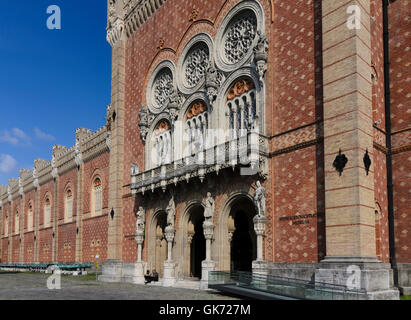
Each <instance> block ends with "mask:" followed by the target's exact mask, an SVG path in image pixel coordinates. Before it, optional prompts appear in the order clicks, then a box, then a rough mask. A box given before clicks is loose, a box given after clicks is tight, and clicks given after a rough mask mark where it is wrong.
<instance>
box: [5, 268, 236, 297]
mask: <svg viewBox="0 0 411 320" xmlns="http://www.w3.org/2000/svg"><path fill="white" fill-rule="evenodd" d="M49 276H50V275H48V274H42V273H2V272H0V300H222V299H224V300H225V299H231V300H232V299H234V298H232V297H227V296H223V295H220V294H219V293H217V292H210V291H198V290H189V289H179V288H164V287H161V286H150V285H147V286H145V285H133V284H128V283H103V282H99V281H96V280H95V276H94V275H88V276H83V277H73V276H62V277H61V289H60V290H50V289H48V288H47V279H48V277H49Z"/></svg>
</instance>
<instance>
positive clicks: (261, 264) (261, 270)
mask: <svg viewBox="0 0 411 320" xmlns="http://www.w3.org/2000/svg"><path fill="white" fill-rule="evenodd" d="M252 270H253V274H263V275H267V274H268V273H269V272H268V263H267V262H265V261H258V260H255V261H253V262H252Z"/></svg>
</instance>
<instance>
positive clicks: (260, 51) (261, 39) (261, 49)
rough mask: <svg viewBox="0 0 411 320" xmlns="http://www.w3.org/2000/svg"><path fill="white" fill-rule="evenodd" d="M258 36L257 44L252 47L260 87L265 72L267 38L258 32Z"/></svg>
mask: <svg viewBox="0 0 411 320" xmlns="http://www.w3.org/2000/svg"><path fill="white" fill-rule="evenodd" d="M257 34H258V42H257V45H256V46H255V47H254V62H255V65H256V71H257V73H258V76H259V80H260V85H261V86H263V84H264V76H265V73H266V71H267V61H268V48H269V47H268V40H267V37H266V36H265V35H264V34H262V33H261V32H260V31H258V32H257Z"/></svg>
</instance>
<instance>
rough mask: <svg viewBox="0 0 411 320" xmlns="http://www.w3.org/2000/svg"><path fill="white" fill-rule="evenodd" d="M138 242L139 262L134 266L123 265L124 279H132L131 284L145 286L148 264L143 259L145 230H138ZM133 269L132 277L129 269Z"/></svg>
mask: <svg viewBox="0 0 411 320" xmlns="http://www.w3.org/2000/svg"><path fill="white" fill-rule="evenodd" d="M136 242H137V262H136V263H134V264H124V265H123V277H125V279H124V280H126V281H127V279H126V278H127V277H130V278H131V279H130V282H132V283H138V284H143V283H144V274H145V270H146V267H147V263H146V262H145V261H143V259H142V251H143V243H144V230H137V233H136ZM130 267H131V270H130V271H131V272H130V276H129V275H128V269H129V268H130Z"/></svg>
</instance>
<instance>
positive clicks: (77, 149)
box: [74, 137, 82, 167]
mask: <svg viewBox="0 0 411 320" xmlns="http://www.w3.org/2000/svg"><path fill="white" fill-rule="evenodd" d="M74 154H75V156H74V161H75V162H76V165H77V167H80V166H81V164H82V155H81V151H80V138H79V137H76V144H75V147H74Z"/></svg>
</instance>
